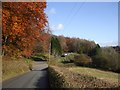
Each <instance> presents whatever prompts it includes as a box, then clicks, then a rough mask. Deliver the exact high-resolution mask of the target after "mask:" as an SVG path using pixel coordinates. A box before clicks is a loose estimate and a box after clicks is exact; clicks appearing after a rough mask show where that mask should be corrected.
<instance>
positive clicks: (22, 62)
mask: <svg viewBox="0 0 120 90" xmlns="http://www.w3.org/2000/svg"><path fill="white" fill-rule="evenodd" d="M30 68H32V60H30V59H26V58H22V59H14V60H11V59H10V58H5V57H3V58H2V80H3V81H4V80H7V79H10V78H12V77H15V76H17V75H20V74H23V73H25V72H27V71H30Z"/></svg>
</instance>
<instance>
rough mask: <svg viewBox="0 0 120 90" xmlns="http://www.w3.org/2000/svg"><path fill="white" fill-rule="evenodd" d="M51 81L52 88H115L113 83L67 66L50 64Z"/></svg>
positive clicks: (115, 85)
mask: <svg viewBox="0 0 120 90" xmlns="http://www.w3.org/2000/svg"><path fill="white" fill-rule="evenodd" d="M48 71H49V83H50V87H51V88H115V87H118V85H117V84H111V83H109V82H106V81H103V80H101V79H98V78H96V77H92V76H88V75H83V74H78V73H75V72H72V71H70V70H69V69H67V68H65V67H57V66H49V69H48Z"/></svg>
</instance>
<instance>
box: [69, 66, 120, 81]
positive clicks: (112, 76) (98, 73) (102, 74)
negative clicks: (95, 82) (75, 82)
mask: <svg viewBox="0 0 120 90" xmlns="http://www.w3.org/2000/svg"><path fill="white" fill-rule="evenodd" d="M69 70H70V71H73V72H77V73H79V74H84V75H89V76H93V77H96V78H98V79H102V80H106V81H109V82H111V83H112V82H118V75H119V74H118V73H113V72H109V71H102V70H97V69H92V68H86V67H74V68H69Z"/></svg>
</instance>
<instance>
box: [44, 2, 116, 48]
mask: <svg viewBox="0 0 120 90" xmlns="http://www.w3.org/2000/svg"><path fill="white" fill-rule="evenodd" d="M45 12H46V14H47V16H48V21H49V25H50V28H51V30H52V34H54V35H64V36H66V37H78V38H80V39H87V40H90V41H95V43H98V44H99V45H100V46H115V45H118V3H117V2H47V8H46V9H45Z"/></svg>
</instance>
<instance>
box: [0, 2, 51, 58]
mask: <svg viewBox="0 0 120 90" xmlns="http://www.w3.org/2000/svg"><path fill="white" fill-rule="evenodd" d="M45 8H46V2H3V3H2V50H3V51H2V52H3V54H4V55H9V56H11V55H15V56H25V57H30V56H31V55H32V53H33V51H34V50H33V49H34V47H35V45H36V42H38V41H40V42H41V43H42V42H44V43H45V41H47V40H48V38H49V34H48V30H47V29H46V30H45V27H46V26H47V23H48V21H47V16H46V14H45V13H44V9H45ZM46 48H47V46H46Z"/></svg>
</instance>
